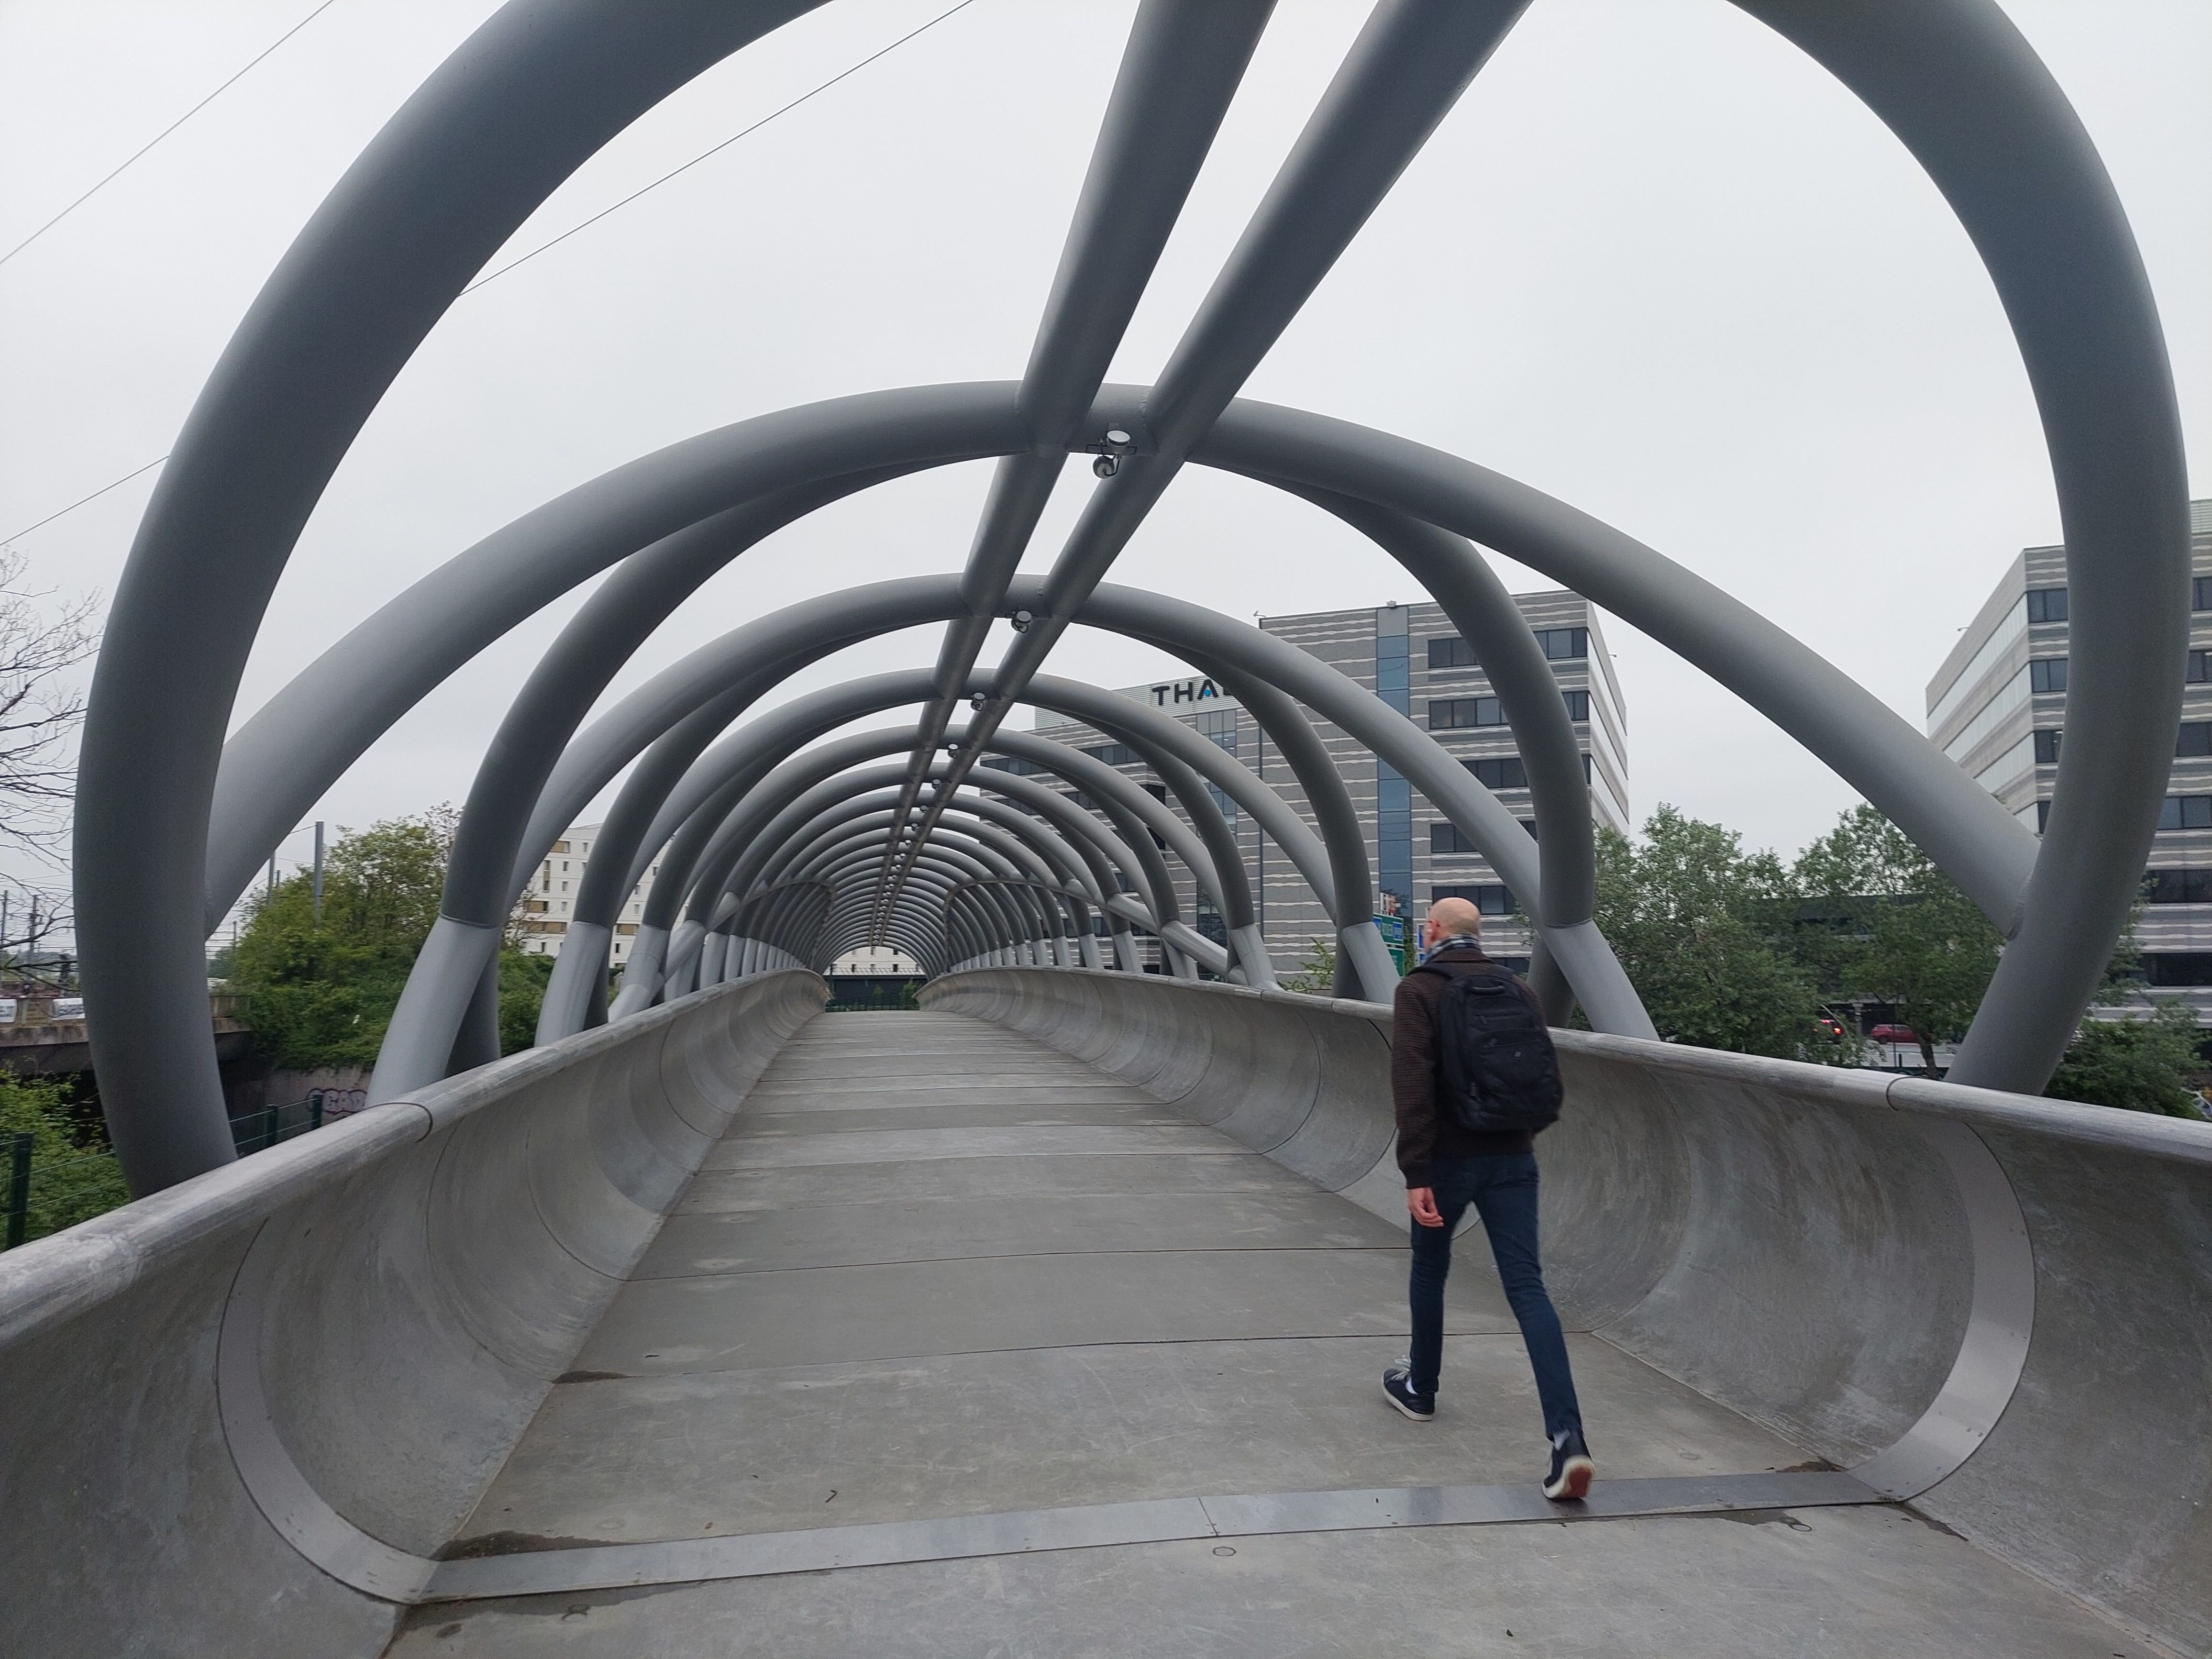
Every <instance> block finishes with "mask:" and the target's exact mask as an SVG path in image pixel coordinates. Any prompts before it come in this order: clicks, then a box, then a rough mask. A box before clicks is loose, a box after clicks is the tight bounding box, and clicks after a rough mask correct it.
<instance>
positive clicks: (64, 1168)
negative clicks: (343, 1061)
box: [0, 1089, 368, 1250]
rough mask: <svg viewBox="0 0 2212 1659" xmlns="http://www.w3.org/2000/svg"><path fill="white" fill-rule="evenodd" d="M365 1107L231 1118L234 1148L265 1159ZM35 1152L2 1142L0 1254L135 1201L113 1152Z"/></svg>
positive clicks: (11, 1140) (346, 1097) (363, 1093)
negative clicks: (270, 1152) (271, 1151)
mask: <svg viewBox="0 0 2212 1659" xmlns="http://www.w3.org/2000/svg"><path fill="white" fill-rule="evenodd" d="M367 1103H368V1091H367V1090H365V1089H315V1090H312V1091H309V1092H308V1094H307V1097H306V1098H304V1099H301V1100H288V1101H282V1102H279V1103H275V1104H272V1105H268V1106H264V1107H262V1108H260V1109H258V1111H252V1112H247V1113H245V1114H244V1115H241V1116H238V1117H234V1118H233V1119H231V1120H230V1138H231V1144H232V1145H233V1146H235V1147H237V1149H238V1152H239V1155H240V1157H241V1158H242V1157H244V1156H245V1155H246V1154H247V1153H248V1152H265V1151H266V1150H267V1149H268V1148H270V1147H271V1146H276V1145H278V1144H279V1143H280V1142H283V1141H287V1140H289V1139H292V1138H293V1137H295V1135H302V1134H306V1133H307V1132H308V1131H309V1130H311V1129H319V1128H321V1127H323V1125H324V1124H325V1122H328V1121H334V1120H336V1119H338V1118H342V1117H349V1116H350V1115H353V1114H354V1113H356V1112H357V1111H360V1110H361V1109H362V1107H363V1106H365V1105H366V1104H367ZM36 1150H37V1137H36V1136H34V1135H29V1134H15V1135H8V1136H5V1137H0V1168H4V1171H5V1186H4V1188H0V1194H4V1200H5V1206H6V1207H5V1213H4V1221H0V1250H12V1249H15V1247H16V1246H17V1245H19V1244H27V1243H30V1241H31V1240H32V1239H33V1238H44V1237H46V1236H47V1235H49V1234H51V1233H58V1232H59V1231H61V1230H62V1229H63V1228H64V1227H73V1226H75V1225H76V1224H77V1223H78V1222H80V1221H89V1220H90V1219H91V1218H93V1217H94V1216H96V1215H104V1214H106V1212H108V1211H110V1210H112V1209H114V1208H116V1207H118V1206H120V1205H123V1204H125V1203H127V1202H129V1201H130V1197H131V1194H130V1192H129V1190H128V1189H127V1188H125V1186H124V1184H123V1174H122V1170H120V1169H119V1168H118V1165H117V1164H116V1161H115V1154H114V1153H112V1152H77V1153H76V1154H75V1155H73V1156H71V1157H68V1158H51V1159H48V1160H46V1161H45V1162H40V1160H39V1159H38V1158H37V1156H36Z"/></svg>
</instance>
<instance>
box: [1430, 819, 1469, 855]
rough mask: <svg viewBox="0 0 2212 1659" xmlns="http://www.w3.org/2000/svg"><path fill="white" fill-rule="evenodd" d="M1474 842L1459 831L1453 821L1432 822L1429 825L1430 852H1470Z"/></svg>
mask: <svg viewBox="0 0 2212 1659" xmlns="http://www.w3.org/2000/svg"><path fill="white" fill-rule="evenodd" d="M1474 850H1475V846H1474V842H1471V841H1469V840H1468V838H1467V837H1466V836H1462V834H1460V832H1459V826H1458V825H1457V824H1455V823H1432V824H1431V825H1430V826H1429V851H1430V852H1431V854H1443V853H1472V852H1474Z"/></svg>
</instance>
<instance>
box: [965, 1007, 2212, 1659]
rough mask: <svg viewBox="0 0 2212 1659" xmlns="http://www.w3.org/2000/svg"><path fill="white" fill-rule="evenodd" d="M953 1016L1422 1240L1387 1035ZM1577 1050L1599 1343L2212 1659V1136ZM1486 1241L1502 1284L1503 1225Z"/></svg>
mask: <svg viewBox="0 0 2212 1659" xmlns="http://www.w3.org/2000/svg"><path fill="white" fill-rule="evenodd" d="M922 1003H923V1006H926V1007H928V1008H932V1009H938V1010H942V1011H945V1012H958V1013H965V1014H969V1015H973V1016H975V1017H976V1018H982V1019H987V1020H992V1021H994V1022H996V1023H999V1024H1004V1025H1007V1026H1011V1027H1012V1028H1014V1029H1017V1030H1022V1031H1024V1032H1027V1033H1028V1034H1030V1036H1035V1037H1036V1038H1038V1039H1040V1040H1041V1041H1043V1042H1048V1043H1050V1044H1052V1045H1053V1046H1054V1047H1055V1048H1061V1049H1063V1050H1065V1051H1066V1052H1067V1053H1069V1054H1077V1055H1079V1056H1081V1057H1082V1058H1084V1059H1085V1060H1090V1061H1091V1063H1092V1064H1094V1065H1097V1066H1101V1067H1103V1069H1105V1070H1107V1071H1109V1072H1112V1073H1115V1074H1116V1075H1118V1076H1121V1077H1122V1078H1124V1079H1127V1080H1128V1081H1130V1082H1132V1083H1135V1084H1137V1085H1139V1086H1141V1087H1143V1088H1145V1089H1146V1090H1147V1091H1151V1092H1152V1093H1153V1094H1155V1095H1157V1096H1158V1097H1160V1098H1161V1099H1162V1100H1164V1101H1167V1102H1170V1103H1174V1104H1176V1105H1178V1106H1180V1107H1182V1109H1185V1110H1187V1111H1188V1112H1189V1113H1190V1114H1191V1115H1192V1116H1193V1117H1194V1118H1195V1119H1197V1120H1198V1121H1201V1122H1205V1123H1209V1124H1212V1125H1213V1126H1214V1127H1218V1128H1219V1129H1221V1130H1222V1131H1223V1132H1224V1133H1228V1134H1230V1135H1231V1136H1233V1137H1235V1138H1236V1139H1238V1140H1240V1141H1241V1142H1243V1144H1244V1145H1245V1146H1250V1147H1252V1148H1254V1149H1255V1150H1256V1151H1260V1152H1267V1154H1269V1155H1270V1156H1272V1157H1273V1158H1278V1159H1279V1160H1280V1161H1281V1162H1282V1163H1284V1164H1285V1165H1287V1166H1288V1167H1290V1168H1291V1169H1294V1170H1297V1171H1299V1172H1300V1173H1301V1174H1304V1175H1306V1176H1309V1177H1310V1178H1311V1179H1313V1180H1314V1181H1316V1182H1318V1183H1319V1184H1321V1185H1322V1186H1323V1187H1326V1188H1331V1189H1332V1190H1335V1191H1338V1192H1341V1193H1343V1194H1345V1195H1346V1197H1348V1198H1351V1199H1352V1200H1355V1201H1357V1202H1359V1203H1361V1204H1363V1205H1364V1206H1366V1207H1368V1208H1369V1209H1370V1210H1372V1211H1374V1212H1376V1214H1379V1215H1382V1216H1384V1217H1386V1218H1389V1219H1390V1220H1393V1221H1400V1220H1402V1218H1403V1217H1404V1215H1405V1200H1404V1191H1403V1182H1401V1179H1400V1177H1399V1173H1398V1170H1397V1167H1396V1164H1395V1161H1394V1160H1393V1159H1392V1158H1391V1156H1390V1142H1391V1139H1392V1123H1391V1115H1390V1106H1389V1074H1388V1059H1389V1032H1390V1015H1389V1010H1388V1009H1387V1008H1383V1007H1380V1006H1375V1005H1372V1004H1367V1003H1354V1002H1334V1001H1329V1000H1323V999H1320V998H1313V997H1302V996H1294V995H1291V994H1285V993H1280V992H1261V991H1253V990H1247V989H1244V988H1243V987H1235V986H1228V985H1220V984H1205V985H1192V984H1186V983H1181V982H1171V981H1166V980H1164V979H1161V978H1159V977H1158V976H1154V975H1127V974H1103V973H1092V972H1085V971H1039V970H1024V969H979V970H975V971H972V972H968V973H962V974H956V975H948V976H946V977H944V978H941V979H939V980H937V981H933V982H932V983H931V984H930V985H929V986H927V987H925V988H924V990H923V992H922ZM1558 1037H1559V1049H1560V1055H1561V1060H1562V1066H1563V1068H1564V1070H1565V1073H1566V1078H1567V1084H1568V1091H1569V1092H1568V1107H1567V1110H1566V1113H1565V1115H1564V1116H1563V1118H1562V1119H1561V1121H1560V1122H1559V1126H1558V1127H1556V1128H1554V1129H1553V1130H1552V1131H1550V1132H1549V1133H1547V1134H1546V1136H1545V1137H1544V1139H1543V1142H1542V1154H1543V1168H1544V1183H1545V1188H1546V1199H1545V1237H1544V1249H1545V1253H1546V1263H1547V1276H1548V1278H1549V1279H1550V1281H1551V1284H1552V1286H1553V1292H1554V1294H1555V1296H1556V1297H1557V1299H1558V1301H1559V1304H1560V1309H1561V1312H1562V1314H1563V1315H1564V1316H1565V1317H1566V1318H1567V1320H1568V1321H1569V1322H1570V1324H1571V1325H1574V1326H1578V1327H1580V1328H1584V1329H1589V1330H1591V1331H1594V1332H1595V1333H1596V1334H1599V1335H1601V1336H1603V1337H1604V1338H1606V1339H1607V1340H1610V1341H1612V1342H1613V1343H1615V1344H1617V1345H1618V1346H1620V1347H1622V1348H1624V1349H1626V1351H1628V1352H1631V1353H1633V1354H1635V1355H1637V1356H1638V1357H1639V1358H1643V1359H1644V1360H1646V1361H1647V1362H1649V1363H1650V1364H1653V1365H1655V1366H1656V1367H1657V1368H1659V1369H1660V1370H1664V1371H1666V1372H1668V1374H1670V1375H1672V1376H1675V1377H1678V1378H1680V1380H1682V1381H1683V1382H1685V1383H1689V1384H1690V1385H1691V1386H1692V1387H1693V1388H1696V1389H1699V1391H1701V1392H1702V1393H1704V1394H1706V1395H1710V1396H1711V1397H1712V1398H1714V1399H1716V1400H1718V1401H1722V1402H1723V1403H1724V1404H1726V1405H1728V1406H1730V1407H1734V1408H1735V1409H1736V1410H1738V1411H1741V1412H1742V1413H1745V1414H1746V1415H1747V1416H1749V1417H1752V1418H1753V1419H1757V1420H1759V1421H1760V1422H1763V1423H1765V1424H1767V1425H1771V1426H1772V1427H1773V1428H1775V1429H1777V1430H1778V1431H1781V1432H1783V1433H1784V1434H1785V1435H1787V1436H1789V1437H1790V1438H1792V1439H1793V1440H1795V1441H1796V1443H1799V1444H1800V1445H1802V1446H1803V1447H1805V1448H1806V1449H1807V1450H1808V1453H1810V1454H1812V1455H1814V1456H1817V1457H1819V1458H1821V1459H1825V1460H1827V1461H1830V1462H1834V1463H1837V1464H1839V1465H1844V1466H1850V1467H1854V1468H1855V1470H1856V1472H1857V1473H1858V1474H1860V1475H1861V1477H1862V1479H1864V1480H1868V1481H1869V1484H1873V1485H1875V1486H1877V1487H1878V1488H1879V1489H1881V1490H1883V1491H1893V1492H1899V1493H1902V1494H1907V1495H1912V1496H1913V1498H1914V1502H1915V1503H1916V1504H1917V1506H1918V1507H1919V1508H1921V1509H1923V1510H1925V1511H1926V1512H1927V1513H1928V1514H1929V1515H1931V1516H1935V1517H1936V1518H1937V1519H1939V1520H1941V1521H1942V1522H1945V1523H1946V1524H1948V1525H1950V1526H1952V1527H1954V1528H1957V1529H1958V1530H1959V1531H1960V1532H1963V1533H1965V1534H1967V1535H1968V1536H1970V1537H1972V1538H1973V1539H1974V1540H1976V1541H1978V1542H1979V1543H1981V1544H1982V1545H1983V1546H1984V1547H1986V1548H1988V1549H1990V1551H1992V1552H1993V1553H1996V1554H1998V1555H2000V1556H2002V1557H2003V1558H2004V1559H2008V1560H2010V1561H2012V1562H2014V1563H2015V1564H2016V1565H2020V1566H2021V1567H2023V1568H2025V1569H2026V1570H2027V1571H2030V1572H2032V1573H2033V1574H2034V1575H2036V1576H2037V1577H2040V1578H2043V1579H2045V1580H2046V1581H2048V1582H2050V1583H2055V1584H2057V1585H2058V1586H2060V1587H2061V1588H2063V1589H2067V1590H2069V1591H2070V1592H2072V1593H2074V1594H2075V1595H2081V1596H2082V1597H2083V1598H2085V1599H2087V1600H2089V1601H2093V1602H2095V1603H2097V1604H2099V1605H2100V1606H2102V1607H2106V1609H2107V1610H2108V1611H2111V1612H2112V1613H2116V1614H2118V1616H2119V1617H2121V1618H2122V1619H2123V1620H2126V1621H2128V1622H2130V1623H2134V1624H2136V1625H2138V1626H2141V1627H2142V1628H2144V1629H2145V1630H2147V1631H2148V1632H2151V1633H2153V1634H2155V1635H2158V1636H2160V1637H2161V1638H2163V1639H2165V1640H2166V1641H2168V1642H2171V1643H2173V1644H2176V1645H2178V1646H2180V1647H2182V1648H2185V1649H2186V1650H2191V1651H2202V1650H2206V1649H2207V1647H2208V1646H2212V1509H2208V1500H2212V1387H2208V1379H2212V1125H2205V1124H2198V1123H2184V1122H2179V1121H2172V1120H2168V1119H2159V1118H2146V1117H2142V1116H2139V1115H2136V1114H2133V1113H2123V1112H2115V1111H2111V1110H2108V1109H2104V1108H2100V1107H2085V1106H2074V1105H2069V1104H2065V1103H2057V1102H2051V1101H2046V1100H2042V1099H2038V1098H2032V1097H2025V1096H2017V1095H2007V1094H2001V1093H1997V1092H1995V1091H1987V1090H1979V1089H1969V1088H1963V1087H1955V1086H1953V1085H1948V1084H1942V1083H1933V1082H1929V1081H1925V1080H1923V1079H1909V1078H1899V1077H1895V1076H1893V1075H1891V1074H1888V1073H1875V1072H1858V1071H1839V1070H1835V1069H1831V1068H1828V1067H1823V1066H1809V1065H1801V1064H1797V1063H1795V1062H1791V1061H1786V1060H1764V1059H1758V1058H1753V1057H1749V1056H1744V1055H1737V1054H1717V1053H1714V1052H1711V1051H1710V1050H1705V1049H1697V1048H1679V1047H1675V1046H1674V1045H1670V1044H1665V1043H1653V1042H1638V1041H1636V1040H1634V1039H1630V1038H1622V1037H1607V1036H1592V1035H1590V1034H1588V1033H1580V1032H1560V1033H1559V1034H1558ZM1462 1248H1463V1249H1468V1250H1471V1251H1473V1252H1474V1255H1475V1257H1476V1258H1477V1259H1480V1257H1481V1254H1482V1251H1483V1245H1482V1240H1481V1235H1480V1231H1475V1232H1474V1233H1471V1234H1469V1235H1468V1236H1467V1237H1466V1238H1465V1239H1464V1240H1463V1242H1462ZM1593 1432H1594V1433H1595V1435H1597V1436H1598V1437H1600V1440H1601V1439H1602V1435H1603V1425H1593ZM1931 1483H1932V1484H1931Z"/></svg>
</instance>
